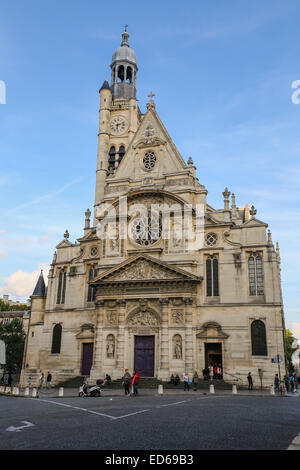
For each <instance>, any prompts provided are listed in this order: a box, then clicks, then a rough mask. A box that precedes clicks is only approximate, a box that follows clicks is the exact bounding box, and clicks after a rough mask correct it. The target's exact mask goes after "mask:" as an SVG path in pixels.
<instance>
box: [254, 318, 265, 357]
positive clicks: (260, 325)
mask: <svg viewBox="0 0 300 470" xmlns="http://www.w3.org/2000/svg"><path fill="white" fill-rule="evenodd" d="M251 343H252V356H267V355H268V351H267V336H266V326H265V324H264V322H262V321H261V320H254V321H253V322H252V323H251Z"/></svg>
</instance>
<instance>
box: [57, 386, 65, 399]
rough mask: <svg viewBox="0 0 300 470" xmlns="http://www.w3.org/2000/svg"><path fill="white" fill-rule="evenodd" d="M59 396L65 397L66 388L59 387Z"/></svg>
mask: <svg viewBox="0 0 300 470" xmlns="http://www.w3.org/2000/svg"><path fill="white" fill-rule="evenodd" d="M58 396H59V397H63V396H64V387H59V389H58Z"/></svg>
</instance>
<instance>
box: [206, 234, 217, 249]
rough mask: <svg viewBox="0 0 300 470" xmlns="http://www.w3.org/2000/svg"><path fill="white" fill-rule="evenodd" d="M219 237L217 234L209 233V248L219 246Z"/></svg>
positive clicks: (207, 239) (207, 237)
mask: <svg viewBox="0 0 300 470" xmlns="http://www.w3.org/2000/svg"><path fill="white" fill-rule="evenodd" d="M217 240H218V236H217V234H216V233H208V234H207V235H206V237H205V242H206V244H207V245H208V246H214V245H216V244H217Z"/></svg>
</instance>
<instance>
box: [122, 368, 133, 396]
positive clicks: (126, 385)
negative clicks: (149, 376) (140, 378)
mask: <svg viewBox="0 0 300 470" xmlns="http://www.w3.org/2000/svg"><path fill="white" fill-rule="evenodd" d="M130 381H131V375H130V373H129V372H128V369H125V374H124V375H123V385H124V390H125V396H126V397H130Z"/></svg>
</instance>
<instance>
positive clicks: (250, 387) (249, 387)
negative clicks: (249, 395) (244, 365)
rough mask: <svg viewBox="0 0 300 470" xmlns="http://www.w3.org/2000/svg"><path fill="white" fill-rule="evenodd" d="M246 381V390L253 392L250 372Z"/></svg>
mask: <svg viewBox="0 0 300 470" xmlns="http://www.w3.org/2000/svg"><path fill="white" fill-rule="evenodd" d="M247 379H248V390H253V380H252V375H251V372H249V374H248V376H247Z"/></svg>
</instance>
